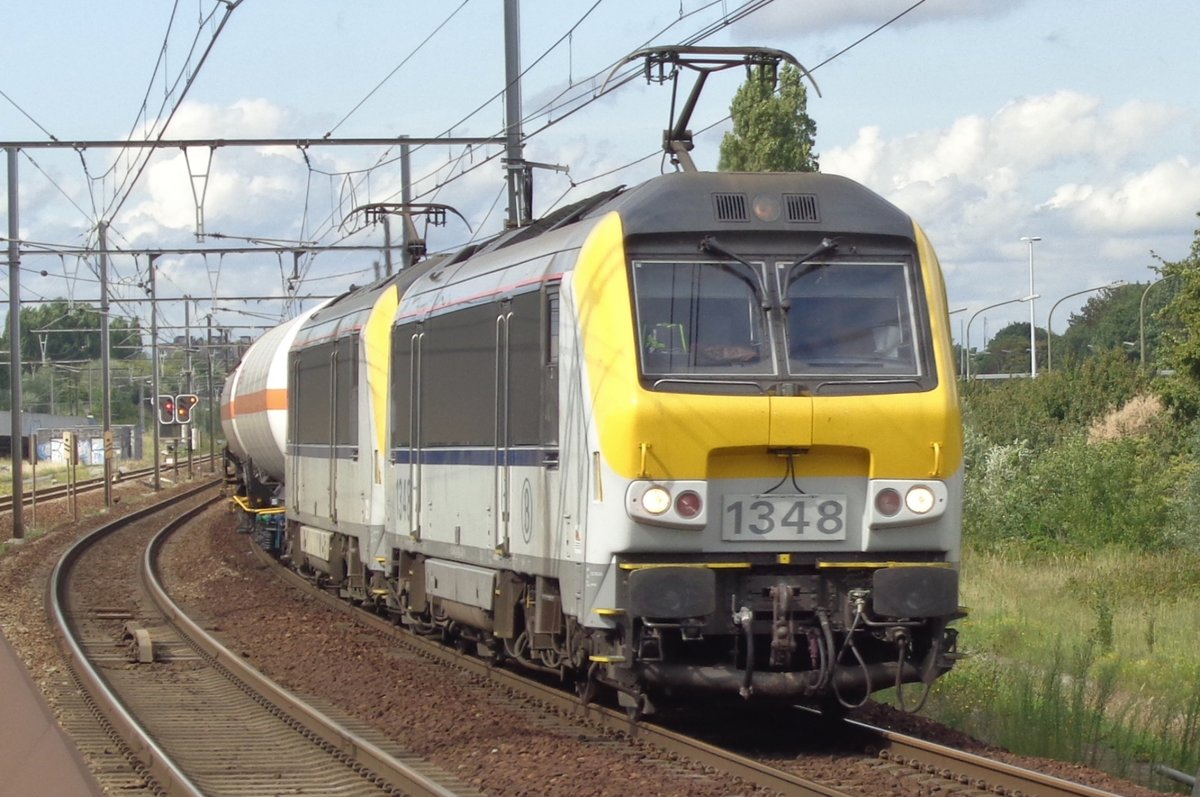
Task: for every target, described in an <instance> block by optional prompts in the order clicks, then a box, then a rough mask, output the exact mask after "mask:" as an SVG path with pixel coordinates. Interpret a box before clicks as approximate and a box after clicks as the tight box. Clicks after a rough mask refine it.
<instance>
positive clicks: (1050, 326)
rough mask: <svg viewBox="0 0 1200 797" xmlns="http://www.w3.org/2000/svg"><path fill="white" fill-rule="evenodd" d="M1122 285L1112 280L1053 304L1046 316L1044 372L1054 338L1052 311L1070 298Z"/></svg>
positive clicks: (1047, 364)
mask: <svg viewBox="0 0 1200 797" xmlns="http://www.w3.org/2000/svg"><path fill="white" fill-rule="evenodd" d="M1124 284H1125V280H1113V281H1112V282H1110V283H1108V284H1107V285H1097V286H1096V287H1094V288H1084V289H1083V290H1081V291H1075V292H1074V293H1068V294H1067V295H1066V296H1064V297H1062V298H1061V299H1059V300H1058V301H1057V302H1055V303H1054V304H1053V305H1052V306H1051V307H1050V315H1048V316H1046V370H1047V371H1049V370H1050V344H1051V340H1052V338H1053V337H1054V311H1055V310H1057V309H1058V306H1059V305H1060V304H1062V303H1063V302H1065V301H1066V300H1067V299H1070V298H1071V297H1072V296H1079V295H1081V294H1084V293H1091V292H1092V291H1102V290H1104V289H1105V288H1118V287H1120V286H1122V285H1124Z"/></svg>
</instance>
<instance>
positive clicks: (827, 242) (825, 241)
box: [783, 238, 838, 310]
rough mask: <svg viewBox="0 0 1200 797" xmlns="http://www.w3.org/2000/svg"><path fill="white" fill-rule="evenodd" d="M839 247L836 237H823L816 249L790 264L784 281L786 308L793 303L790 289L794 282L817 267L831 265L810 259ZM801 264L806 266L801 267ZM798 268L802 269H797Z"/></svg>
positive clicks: (784, 307)
mask: <svg viewBox="0 0 1200 797" xmlns="http://www.w3.org/2000/svg"><path fill="white" fill-rule="evenodd" d="M837 248H838V240H837V239H836V238H822V239H821V243H819V244H818V245H817V248H816V249H813V250H812V251H811V252H809V253H808V254H807V255H805V256H804V257H802V258H800V259H799V260H797V261H796V262H795V263H792V264H791V265H790V266H788V271H787V279H785V280H784V281H783V309H784V310H787V309H788V308H790V307H791V305H792V303H791V301H789V300H788V289H789V288H791V287H792V283H794V282H796V281H797V280H799V279H800V278H801V277H803V276H804V275H806V274H811V273H812V272H814V271H816V270H817V269H819V268H824V267H825V266H828V265H829V264H828V263H810V262H809V261H810V260H812V259H813V258H817V257H820V256H821V255H826V254H829V253H830V252H832V251H834V250H836V249H837ZM801 266H803V267H804V268H800V267H801ZM796 269H800V270H799V271H797V270H796Z"/></svg>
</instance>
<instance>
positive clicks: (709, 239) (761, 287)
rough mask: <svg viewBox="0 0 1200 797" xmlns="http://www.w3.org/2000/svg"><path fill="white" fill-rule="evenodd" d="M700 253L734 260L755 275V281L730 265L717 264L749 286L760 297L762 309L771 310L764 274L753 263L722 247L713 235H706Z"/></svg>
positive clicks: (702, 239) (701, 242)
mask: <svg viewBox="0 0 1200 797" xmlns="http://www.w3.org/2000/svg"><path fill="white" fill-rule="evenodd" d="M700 251H701V252H704V253H705V254H708V255H716V256H717V257H723V258H725V259H726V260H732V261H733V262H734V263H737V264H738V265H740V266H743V267H745V268H746V269H747V270H748V271H749V272H750V273H751V274H752V275H753V277H754V279H750V278H749V277H747V276H746V275H745V274H743V273H741V271H739V270H737V269H734V268H732V267H731V266H730V265H729V264H728V263H718V264H717V265H719V266H720V267H721V268H722V269H723V270H725V271H726V272H728V273H730V274H732V275H733V276H735V277H737V278H738V279H740V280H742V282H745V283H746V284H748V285H749V286H750V288H751V290H753V291H754V295H755V296H757V297H758V303H759V304H760V305H761V306H762V309H764V310H770V309H771V300H770V299H769V298H767V284H766V283H765V282H764V281H763V276H762V273H761V272H760V271H759V270H758V269H757V268H755V267H754V265H753V264H752V263H749V262H747V261H746V260H745V259H743V258H741V257H739V256H738V255H736V254H734V253H733V252H730V251H729V250H728V249H726V248H725V247H723V246H721V245H720V244H719V243H717V239H716V238H714V237H713V236H711V235H706V236H704V237H703V238H701V239H700Z"/></svg>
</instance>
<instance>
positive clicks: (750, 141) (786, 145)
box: [717, 64, 819, 172]
mask: <svg viewBox="0 0 1200 797" xmlns="http://www.w3.org/2000/svg"><path fill="white" fill-rule="evenodd" d="M771 77H772V71H771V70H768V69H767V68H765V67H761V68H759V69H756V70H754V71H752V73H751V74H750V76H749V77H748V78H747V80H746V82H745V83H743V84H742V87H741V88H740V89H738V92H737V94H735V95H734V97H733V103H732V104H731V105H730V107H729V112H730V115H731V116H732V117H733V132H730V133H726V134H725V138H724V139H722V141H721V157H720V160H719V161H718V164H717V168H718V169H720V170H721V171H735V172H815V171H819V166H818V164H817V156H816V155H815V154H814V153H813V145H814V143H815V140H816V135H817V123H816V122H814V121H813V120H812V118H811V117H810V116H809V115H808V110H807V108H808V92H807V91H806V90H805V88H804V83H803V82H802V80H801V75H800V70H799V69H797V68H796V67H794V66H792V65H791V64H787V65H785V66H784V67H783V69H781V70H779V81H778V82H779V91H778V92H776V91H775V86H774V81H773V80H772V79H771Z"/></svg>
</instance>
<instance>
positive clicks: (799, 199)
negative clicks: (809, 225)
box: [783, 194, 821, 221]
mask: <svg viewBox="0 0 1200 797" xmlns="http://www.w3.org/2000/svg"><path fill="white" fill-rule="evenodd" d="M783 201H784V204H785V205H786V206H787V220H788V221H820V220H821V211H820V210H819V209H818V208H817V195H816V194H784V195H783Z"/></svg>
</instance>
